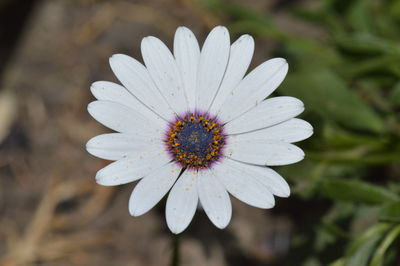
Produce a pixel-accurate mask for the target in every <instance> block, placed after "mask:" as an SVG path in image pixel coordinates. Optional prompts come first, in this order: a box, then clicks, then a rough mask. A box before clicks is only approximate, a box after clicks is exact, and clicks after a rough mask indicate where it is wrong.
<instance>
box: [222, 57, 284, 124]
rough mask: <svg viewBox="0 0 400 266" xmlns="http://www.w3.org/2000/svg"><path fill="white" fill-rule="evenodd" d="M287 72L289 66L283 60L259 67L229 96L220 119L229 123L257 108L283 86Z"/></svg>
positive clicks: (266, 63) (272, 61)
mask: <svg viewBox="0 0 400 266" xmlns="http://www.w3.org/2000/svg"><path fill="white" fill-rule="evenodd" d="M287 71H288V64H287V62H286V60H285V59H283V58H274V59H271V60H268V61H266V62H264V63H263V64H261V65H259V66H258V67H256V68H255V69H254V70H253V71H251V72H250V73H249V74H248V75H247V76H246V77H245V78H244V79H243V80H242V81H241V82H240V83H239V85H238V86H237V87H236V88H235V89H234V90H233V91H232V92H231V93H230V94H229V95H228V97H227V98H226V99H225V102H224V103H223V105H222V107H221V110H220V112H219V114H218V117H219V118H220V119H221V120H222V121H224V122H229V121H231V120H232V119H234V118H236V117H238V116H240V115H242V114H243V113H245V112H247V111H248V110H250V109H252V108H253V107H255V106H257V105H258V104H259V103H261V101H262V100H264V99H265V98H266V97H267V96H268V95H270V94H271V93H272V92H273V91H274V90H275V89H276V88H277V87H278V86H279V85H280V84H281V82H282V81H283V79H284V78H285V76H286V74H287Z"/></svg>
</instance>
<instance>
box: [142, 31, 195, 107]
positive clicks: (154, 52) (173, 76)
mask: <svg viewBox="0 0 400 266" xmlns="http://www.w3.org/2000/svg"><path fill="white" fill-rule="evenodd" d="M141 50H142V56H143V60H144V62H145V64H146V67H147V69H148V71H149V73H150V76H151V77H152V79H153V80H154V83H155V84H156V86H157V87H158V89H159V90H160V92H161V93H162V95H163V96H164V98H165V99H166V101H167V102H168V104H169V106H170V107H171V108H172V109H173V110H174V111H175V112H176V113H177V114H182V113H185V112H187V110H188V105H187V100H186V95H185V89H184V87H183V82H182V77H181V76H180V73H179V70H178V67H177V65H176V62H175V59H174V57H173V55H172V54H171V52H170V50H169V49H168V47H167V46H165V44H164V43H163V42H162V41H160V40H159V39H157V38H155V37H152V36H150V37H146V38H144V39H143V40H142V45H141Z"/></svg>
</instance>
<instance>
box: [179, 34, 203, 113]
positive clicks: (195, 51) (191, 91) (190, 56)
mask: <svg viewBox="0 0 400 266" xmlns="http://www.w3.org/2000/svg"><path fill="white" fill-rule="evenodd" d="M174 56H175V59H176V64H177V66H178V69H179V71H180V73H181V76H182V80H183V85H184V88H185V91H186V96H187V100H188V106H189V110H192V111H193V110H194V109H195V97H196V82H197V69H198V65H199V58H200V47H199V44H198V42H197V39H196V37H195V36H194V34H193V32H192V31H191V30H189V29H188V28H186V27H179V28H178V29H177V30H176V33H175V38H174Z"/></svg>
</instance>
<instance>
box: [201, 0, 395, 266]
mask: <svg viewBox="0 0 400 266" xmlns="http://www.w3.org/2000/svg"><path fill="white" fill-rule="evenodd" d="M292 2H293V4H292V5H290V6H289V9H285V11H284V13H285V16H288V18H289V19H290V20H292V21H294V22H300V23H301V24H305V25H306V27H307V28H308V29H313V30H315V29H316V30H317V31H319V32H320V33H319V34H318V36H309V35H311V34H309V33H308V31H307V29H306V30H303V31H304V32H300V33H299V32H295V31H294V30H289V31H288V30H287V29H284V27H282V26H279V24H278V23H277V20H276V17H277V16H279V14H282V13H283V12H282V11H281V9H279V8H275V11H277V13H278V15H276V14H273V13H271V12H270V11H267V10H262V11H260V10H255V9H252V8H250V7H249V6H247V5H245V4H235V3H232V2H228V1H226V0H203V1H202V4H203V5H204V6H205V7H206V8H207V9H208V10H210V11H211V12H214V13H215V14H217V15H218V16H220V17H223V18H224V19H225V21H224V23H225V24H226V25H228V27H229V29H230V31H231V32H232V33H233V34H235V35H239V34H243V33H249V34H252V35H254V36H256V39H257V40H263V39H264V40H265V41H269V42H270V41H271V40H274V41H276V42H277V45H276V50H275V53H276V55H279V56H282V57H285V58H286V59H288V61H289V63H290V65H291V70H290V71H289V74H288V76H287V80H286V81H285V82H284V83H283V85H282V86H281V87H280V88H279V89H278V92H280V93H282V94H285V95H293V96H295V97H298V98H300V99H302V100H303V101H304V102H305V106H306V113H305V116H306V117H307V120H309V121H312V124H313V125H314V128H315V131H316V132H315V135H314V137H313V138H311V140H309V141H308V142H307V144H306V145H307V149H308V151H307V152H306V154H307V156H308V158H307V160H306V161H304V162H302V163H300V164H297V165H294V166H292V167H289V168H285V169H279V170H280V172H281V173H282V174H284V176H285V177H288V178H291V180H290V181H291V182H292V183H294V189H293V192H294V195H295V196H294V197H292V198H291V200H292V201H295V200H299V199H303V200H307V201H310V202H323V204H324V206H325V205H326V206H327V208H326V209H325V210H324V211H323V212H322V213H319V211H318V212H317V211H316V210H315V209H314V208H312V209H306V208H304V209H302V210H301V211H302V215H301V216H300V218H299V217H298V219H297V220H296V226H297V233H295V236H294V237H293V241H292V242H293V247H292V250H291V252H292V254H289V255H290V256H287V258H284V262H287V263H288V264H289V265H300V264H302V265H327V264H329V263H330V265H332V266H342V265H356V266H363V265H370V266H378V265H393V264H394V263H396V262H397V263H399V261H400V257H399V252H398V251H399V249H400V247H399V242H400V241H399V240H400V185H399V180H400V178H399V174H400V171H399V169H400V168H399V164H398V163H399V162H400V142H399V140H400V124H399V118H400V116H399V113H398V111H399V109H400V2H399V1H396V0H391V1H389V0H388V1H374V0H355V1H346V0H324V1H315V2H312V3H310V2H307V3H303V4H301V3H300V4H299V2H296V1H292ZM285 7H287V6H285ZM287 13H288V14H287ZM303 146H304V145H303ZM297 206H298V205H297ZM307 206H311V205H307ZM278 207H279V204H278ZM288 215H290V214H288ZM307 216H315V217H314V220H313V221H316V222H315V223H313V224H311V225H310V224H307V221H309V218H308V217H307ZM303 226H305V227H303ZM304 254H308V255H307V256H304Z"/></svg>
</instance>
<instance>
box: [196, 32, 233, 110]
mask: <svg viewBox="0 0 400 266" xmlns="http://www.w3.org/2000/svg"><path fill="white" fill-rule="evenodd" d="M229 50H230V40H229V32H228V30H227V29H226V28H225V27H222V26H218V27H215V28H214V29H213V30H212V31H211V32H210V34H209V35H208V36H207V39H206V41H205V42H204V45H203V48H202V49H201V54H200V61H199V72H198V76H197V88H196V108H197V109H198V110H200V111H207V110H208V109H209V107H210V105H211V102H212V101H213V99H214V97H215V95H216V93H217V92H218V89H219V86H220V84H221V81H222V78H223V77H224V73H225V70H226V66H227V64H228V59H229Z"/></svg>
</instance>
